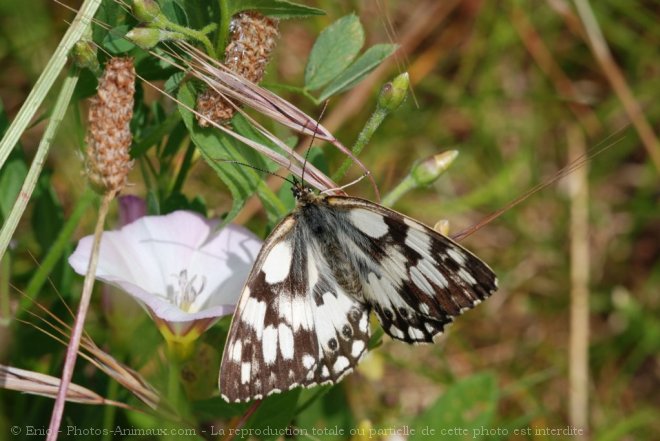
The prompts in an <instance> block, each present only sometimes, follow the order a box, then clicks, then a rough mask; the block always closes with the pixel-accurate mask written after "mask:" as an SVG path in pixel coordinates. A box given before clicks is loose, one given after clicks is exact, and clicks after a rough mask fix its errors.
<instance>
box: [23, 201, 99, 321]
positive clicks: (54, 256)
mask: <svg viewBox="0 0 660 441" xmlns="http://www.w3.org/2000/svg"><path fill="white" fill-rule="evenodd" d="M96 199H97V195H96V193H94V192H93V191H92V190H91V189H90V188H87V189H86V190H85V192H84V193H83V194H82V196H81V197H80V199H79V200H78V202H77V204H76V206H75V208H74V209H73V212H72V213H71V216H70V217H69V219H67V221H66V223H65V224H64V226H63V227H62V229H61V230H60V232H59V233H58V235H57V238H56V239H55V242H54V243H53V245H52V246H51V247H50V249H49V250H48V254H46V258H45V259H44V260H43V262H41V265H39V267H37V270H36V271H35V273H34V275H33V276H32V279H30V282H29V283H28V285H27V288H25V297H23V299H22V300H21V307H20V308H19V311H25V310H26V309H27V308H28V307H29V306H30V304H31V303H34V301H35V299H36V297H37V296H38V295H39V292H40V291H41V288H42V287H43V286H44V283H46V280H48V276H49V275H50V273H51V272H52V271H53V268H54V267H55V265H56V264H57V262H59V260H60V258H61V257H62V254H63V253H64V251H65V250H66V248H67V246H68V245H69V241H70V240H71V236H72V235H73V232H74V231H75V229H76V227H77V226H78V224H79V223H80V219H81V218H82V217H83V215H84V214H85V213H87V210H88V208H89V206H90V205H91V204H92V202H93V201H95V200H96Z"/></svg>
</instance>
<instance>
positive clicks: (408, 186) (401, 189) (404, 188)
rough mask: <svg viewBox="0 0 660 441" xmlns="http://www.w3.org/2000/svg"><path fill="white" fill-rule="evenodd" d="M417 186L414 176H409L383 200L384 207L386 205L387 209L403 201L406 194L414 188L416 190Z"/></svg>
mask: <svg viewBox="0 0 660 441" xmlns="http://www.w3.org/2000/svg"><path fill="white" fill-rule="evenodd" d="M416 187H417V185H415V180H414V179H413V177H412V176H410V175H407V176H406V177H405V178H404V179H403V181H401V182H399V184H398V185H397V186H396V187H394V188H393V189H392V191H390V192H389V193H388V194H386V195H385V197H383V200H381V201H380V203H381V204H382V205H385V206H386V207H391V206H392V205H394V204H395V203H396V201H398V200H399V199H401V196H403V195H404V194H406V193H408V192H409V191H410V190H412V189H413V188H416Z"/></svg>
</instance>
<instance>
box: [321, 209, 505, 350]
mask: <svg viewBox="0 0 660 441" xmlns="http://www.w3.org/2000/svg"><path fill="white" fill-rule="evenodd" d="M326 203H327V204H328V205H329V206H330V207H332V208H333V211H334V212H335V213H336V215H337V216H339V217H344V218H346V219H347V220H348V221H347V222H341V224H342V225H344V226H345V227H346V232H345V234H344V236H346V237H350V238H352V240H349V241H347V242H346V243H347V244H348V247H350V251H349V252H348V254H349V255H351V259H352V261H353V265H354V266H355V267H356V268H358V272H359V274H360V280H361V282H362V294H363V298H364V300H365V301H366V302H367V304H369V305H370V307H371V308H372V309H373V310H374V312H375V313H376V316H377V317H378V320H379V321H380V323H381V325H382V326H383V329H384V330H385V332H386V333H387V334H389V335H390V336H391V337H393V338H395V339H397V340H402V341H405V342H407V343H431V342H433V340H434V338H435V337H437V336H438V335H439V334H441V333H442V331H443V330H444V326H445V325H446V324H448V323H451V322H452V321H453V319H454V317H456V316H458V315H460V314H462V313H463V312H465V311H466V310H468V309H471V308H473V307H475V306H476V305H478V304H479V303H481V301H482V300H484V299H485V298H487V297H489V296H490V295H491V294H492V293H493V292H495V290H496V289H497V278H496V276H495V274H494V273H493V271H492V270H491V269H490V268H489V267H488V266H487V265H486V264H485V263H484V262H483V261H481V260H480V259H479V258H478V257H476V256H474V255H473V254H472V253H470V252H469V251H468V250H466V249H465V248H463V247H462V246H460V245H458V244H457V243H456V242H454V241H452V240H451V239H449V238H448V237H446V236H444V235H442V234H440V233H438V232H436V231H434V230H432V229H431V228H428V227H427V226H425V225H423V224H421V223H419V222H417V221H415V220H413V219H410V218H408V217H406V216H403V215H402V214H400V213H397V212H396V211H393V210H390V209H388V208H385V207H383V206H381V205H378V204H374V203H373V202H369V201H366V200H363V199H357V198H348V197H328V198H326ZM356 245H357V246H356Z"/></svg>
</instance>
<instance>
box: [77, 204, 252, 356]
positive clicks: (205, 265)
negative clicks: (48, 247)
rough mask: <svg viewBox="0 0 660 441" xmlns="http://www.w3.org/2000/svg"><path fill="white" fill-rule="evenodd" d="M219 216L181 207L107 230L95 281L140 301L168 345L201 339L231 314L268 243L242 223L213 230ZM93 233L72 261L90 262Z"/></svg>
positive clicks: (80, 266)
mask: <svg viewBox="0 0 660 441" xmlns="http://www.w3.org/2000/svg"><path fill="white" fill-rule="evenodd" d="M216 225H217V221H209V220H207V219H205V218H203V217H202V216H200V215H198V214H195V213H191V212H186V211H177V212H174V213H171V214H168V215H165V216H145V217H141V218H139V219H137V220H136V221H135V222H132V223H130V224H128V225H126V226H124V227H123V228H121V229H120V230H118V231H108V232H104V233H103V236H102V239H101V249H100V254H99V261H98V268H97V271H96V278H97V279H100V280H102V281H104V282H107V283H110V284H112V285H114V286H117V287H119V288H121V289H122V290H123V291H125V292H126V293H128V294H129V295H130V296H132V297H133V298H134V299H136V300H137V301H138V302H139V303H140V304H141V305H142V306H143V307H144V308H145V309H146V310H147V312H148V313H149V315H150V316H151V317H152V319H153V320H154V321H155V322H156V324H157V325H158V328H159V330H160V331H161V333H162V334H163V336H164V337H165V338H166V340H167V342H168V344H173V343H176V344H184V345H185V344H187V343H190V342H192V341H194V340H195V339H196V338H197V337H199V335H201V333H203V332H204V331H206V330H207V329H208V328H209V327H210V326H211V325H213V324H214V323H215V322H216V321H217V320H218V319H219V318H220V317H222V316H224V315H227V314H231V313H232V312H233V310H234V307H235V305H236V302H237V300H238V296H239V295H240V292H241V289H242V287H243V284H244V283H245V280H246V279H247V275H248V273H249V271H250V269H251V268H252V264H253V262H254V261H255V259H256V257H257V254H258V253H259V249H260V248H261V241H260V240H259V239H258V238H257V237H256V236H255V235H253V234H252V233H251V232H249V231H248V230H246V229H245V228H243V227H240V226H237V225H227V226H226V227H224V228H223V229H221V230H220V231H218V232H214V228H215V226H216ZM91 246H92V237H91V236H87V237H84V238H82V239H81V240H80V242H78V246H77V247H76V250H75V251H74V253H73V254H72V255H71V257H69V264H70V265H71V266H72V267H73V269H74V270H75V271H76V272H77V273H78V274H85V273H86V271H87V267H88V262H89V255H90V250H91Z"/></svg>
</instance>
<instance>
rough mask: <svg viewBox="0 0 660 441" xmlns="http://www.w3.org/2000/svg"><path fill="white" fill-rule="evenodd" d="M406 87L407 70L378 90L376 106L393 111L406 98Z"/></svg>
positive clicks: (408, 82)
mask: <svg viewBox="0 0 660 441" xmlns="http://www.w3.org/2000/svg"><path fill="white" fill-rule="evenodd" d="M408 87H410V77H409V76H408V72H404V73H402V74H401V75H399V76H397V77H396V78H394V79H393V80H392V81H390V82H389V83H386V84H385V85H384V86H383V88H382V89H381V90H380V95H379V96H378V107H380V108H381V109H384V110H386V111H388V112H394V111H395V110H396V109H398V108H399V106H400V105H401V103H403V101H404V99H405V98H406V94H407V93H408Z"/></svg>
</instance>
